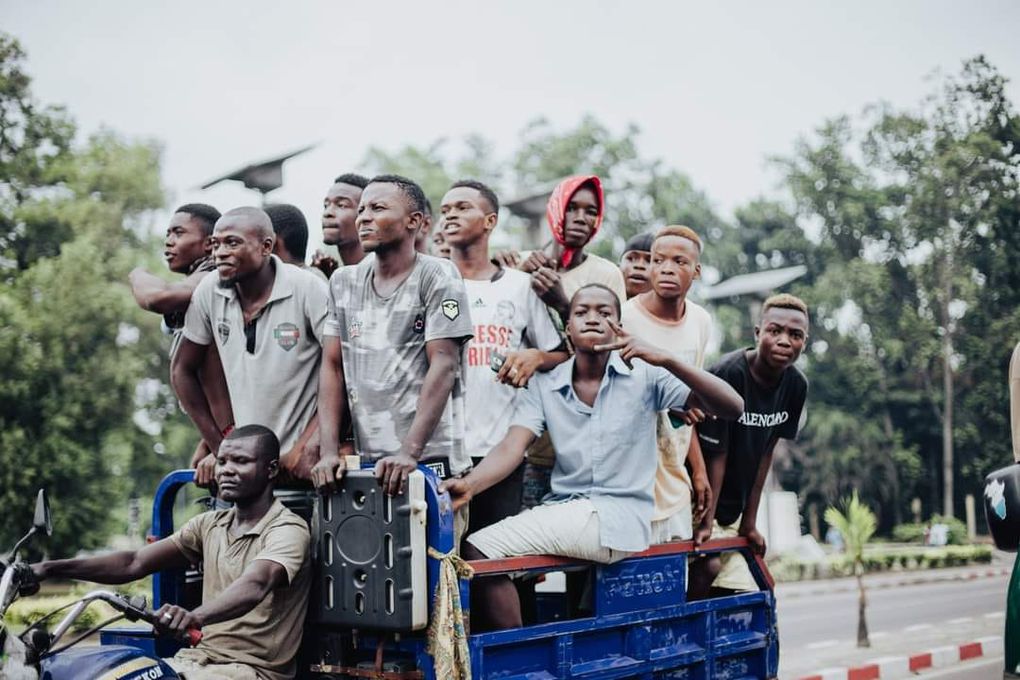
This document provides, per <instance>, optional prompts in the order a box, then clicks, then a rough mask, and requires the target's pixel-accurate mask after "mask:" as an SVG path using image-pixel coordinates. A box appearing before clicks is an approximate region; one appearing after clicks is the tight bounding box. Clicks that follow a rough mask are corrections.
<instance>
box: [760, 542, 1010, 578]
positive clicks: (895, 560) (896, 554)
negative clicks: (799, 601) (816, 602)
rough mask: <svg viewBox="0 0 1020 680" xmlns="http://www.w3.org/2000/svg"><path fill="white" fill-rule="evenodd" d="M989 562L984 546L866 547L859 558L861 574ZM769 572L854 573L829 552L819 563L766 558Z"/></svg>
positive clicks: (846, 560) (790, 575)
mask: <svg viewBox="0 0 1020 680" xmlns="http://www.w3.org/2000/svg"><path fill="white" fill-rule="evenodd" d="M991 561H992V548H991V546H988V545H950V546H946V547H942V548H923V547H916V548H891V549H888V550H868V551H867V552H865V553H864V555H863V556H862V558H861V573H862V574H879V573H883V572H890V571H895V572H900V571H927V570H930V569H941V568H944V567H965V566H970V565H976V564H990V563H991ZM769 571H770V572H771V573H772V576H773V577H774V578H775V579H776V580H777V581H780V582H790V581H809V580H815V579H827V578H845V577H849V576H854V575H855V570H854V561H853V560H852V559H849V558H848V557H847V556H846V555H842V554H835V555H829V556H828V557H827V558H826V559H825V560H823V561H821V562H801V561H799V560H797V559H795V558H792V557H788V556H782V557H779V558H776V559H774V560H770V561H769Z"/></svg>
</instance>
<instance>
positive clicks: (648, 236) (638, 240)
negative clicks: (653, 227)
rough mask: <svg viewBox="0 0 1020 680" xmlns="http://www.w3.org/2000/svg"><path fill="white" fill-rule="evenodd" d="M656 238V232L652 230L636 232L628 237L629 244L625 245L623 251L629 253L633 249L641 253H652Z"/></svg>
mask: <svg viewBox="0 0 1020 680" xmlns="http://www.w3.org/2000/svg"><path fill="white" fill-rule="evenodd" d="M654 240H655V234H653V233H651V232H650V231H646V232H645V233H643V234H635V235H634V236H631V237H630V238H629V239H627V244H626V245H624V246H623V252H624V253H629V252H631V251H632V250H633V251H637V252H639V253H650V252H652V241H654Z"/></svg>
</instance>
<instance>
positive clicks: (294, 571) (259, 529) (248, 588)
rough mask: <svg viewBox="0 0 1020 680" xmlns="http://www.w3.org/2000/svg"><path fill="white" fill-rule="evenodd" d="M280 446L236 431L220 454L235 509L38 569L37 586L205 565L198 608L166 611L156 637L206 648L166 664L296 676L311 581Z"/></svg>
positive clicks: (197, 674) (209, 671)
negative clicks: (278, 487) (286, 493)
mask: <svg viewBox="0 0 1020 680" xmlns="http://www.w3.org/2000/svg"><path fill="white" fill-rule="evenodd" d="M279 459H280V443H279V440H278V439H277V438H276V435H275V434H273V432H272V431H271V430H270V429H269V428H266V427H263V426H262V425H245V426H243V427H239V428H237V429H235V430H234V431H233V432H231V433H230V434H229V435H228V436H227V437H226V438H225V439H224V440H223V443H222V444H221V445H220V448H219V450H218V452H217V453H216V466H215V477H216V484H217V486H218V488H219V497H220V498H221V499H222V500H224V501H230V502H232V503H233V504H234V506H233V507H232V508H230V509H229V510H219V511H215V512H206V513H203V514H201V515H198V516H197V517H194V518H193V519H191V520H190V521H189V522H187V523H186V524H185V525H184V526H183V527H181V528H180V530H179V531H177V532H176V533H175V534H173V535H172V536H170V537H168V538H165V539H163V540H160V541H157V542H155V543H152V544H150V545H147V546H145V547H143V548H140V549H139V550H126V551H121V552H115V553H110V554H107V555H101V556H98V557H88V558H83V559H70V560H52V561H48V562H40V563H36V564H33V565H32V571H33V572H34V573H35V576H36V577H37V578H38V579H39V580H40V581H41V580H43V579H47V578H74V579H81V580H86V581H94V582H97V583H107V584H120V583H127V582H129V581H134V580H136V579H139V578H142V577H144V576H147V575H149V574H152V573H154V572H157V571H162V570H165V569H180V568H184V567H186V566H187V565H189V564H198V563H202V565H203V576H202V604H201V606H199V607H197V608H195V609H193V610H191V611H188V610H187V609H184V608H183V607H179V606H176V605H169V604H168V605H164V606H163V607H161V608H160V609H159V610H158V611H157V612H156V614H157V616H158V620H159V622H158V623H157V624H156V627H157V629H158V630H159V631H160V632H163V633H167V634H170V635H175V636H176V635H180V634H181V633H184V632H185V631H188V630H189V629H201V630H202V632H203V638H202V641H201V643H200V644H199V645H198V646H197V647H194V648H191V649H183V650H181V651H180V652H178V653H177V654H176V655H175V656H174V657H173V658H171V659H169V660H168V662H169V663H170V665H171V666H173V667H174V669H175V670H177V671H178V672H179V673H180V674H181V675H182V677H184V678H187V680H205V679H206V678H209V679H211V678H236V679H245V680H247V679H252V678H256V679H268V680H286V679H289V678H293V677H294V674H295V671H296V656H297V651H298V646H299V645H300V642H301V633H302V624H303V622H304V619H305V610H306V608H307V605H308V590H309V585H310V583H311V571H310V569H311V567H310V558H309V545H310V536H309V532H308V527H307V525H306V524H305V522H304V520H302V519H301V518H300V517H298V516H297V515H296V514H294V513H293V512H291V511H290V510H288V509H286V508H285V507H283V505H282V504H281V503H280V502H279V501H278V500H276V499H275V498H274V497H273V484H274V480H275V479H276V477H277V475H278V474H279Z"/></svg>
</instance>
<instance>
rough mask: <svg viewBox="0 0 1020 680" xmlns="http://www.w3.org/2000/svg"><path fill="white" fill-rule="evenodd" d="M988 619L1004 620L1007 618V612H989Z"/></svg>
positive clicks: (986, 616) (986, 615)
mask: <svg viewBox="0 0 1020 680" xmlns="http://www.w3.org/2000/svg"><path fill="white" fill-rule="evenodd" d="M985 618H986V619H1004V618H1006V612H989V613H987V614H985Z"/></svg>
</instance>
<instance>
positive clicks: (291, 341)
mask: <svg viewBox="0 0 1020 680" xmlns="http://www.w3.org/2000/svg"><path fill="white" fill-rule="evenodd" d="M273 337H274V338H276V342H277V343H279V345H280V347H282V348H283V349H284V350H286V351H288V352H289V351H291V350H292V349H294V348H295V347H297V344H298V340H300V339H301V331H300V329H298V327H297V326H295V325H294V324H292V323H289V322H284V323H281V324H280V325H279V326H277V327H276V328H275V329H274V330H273Z"/></svg>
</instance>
